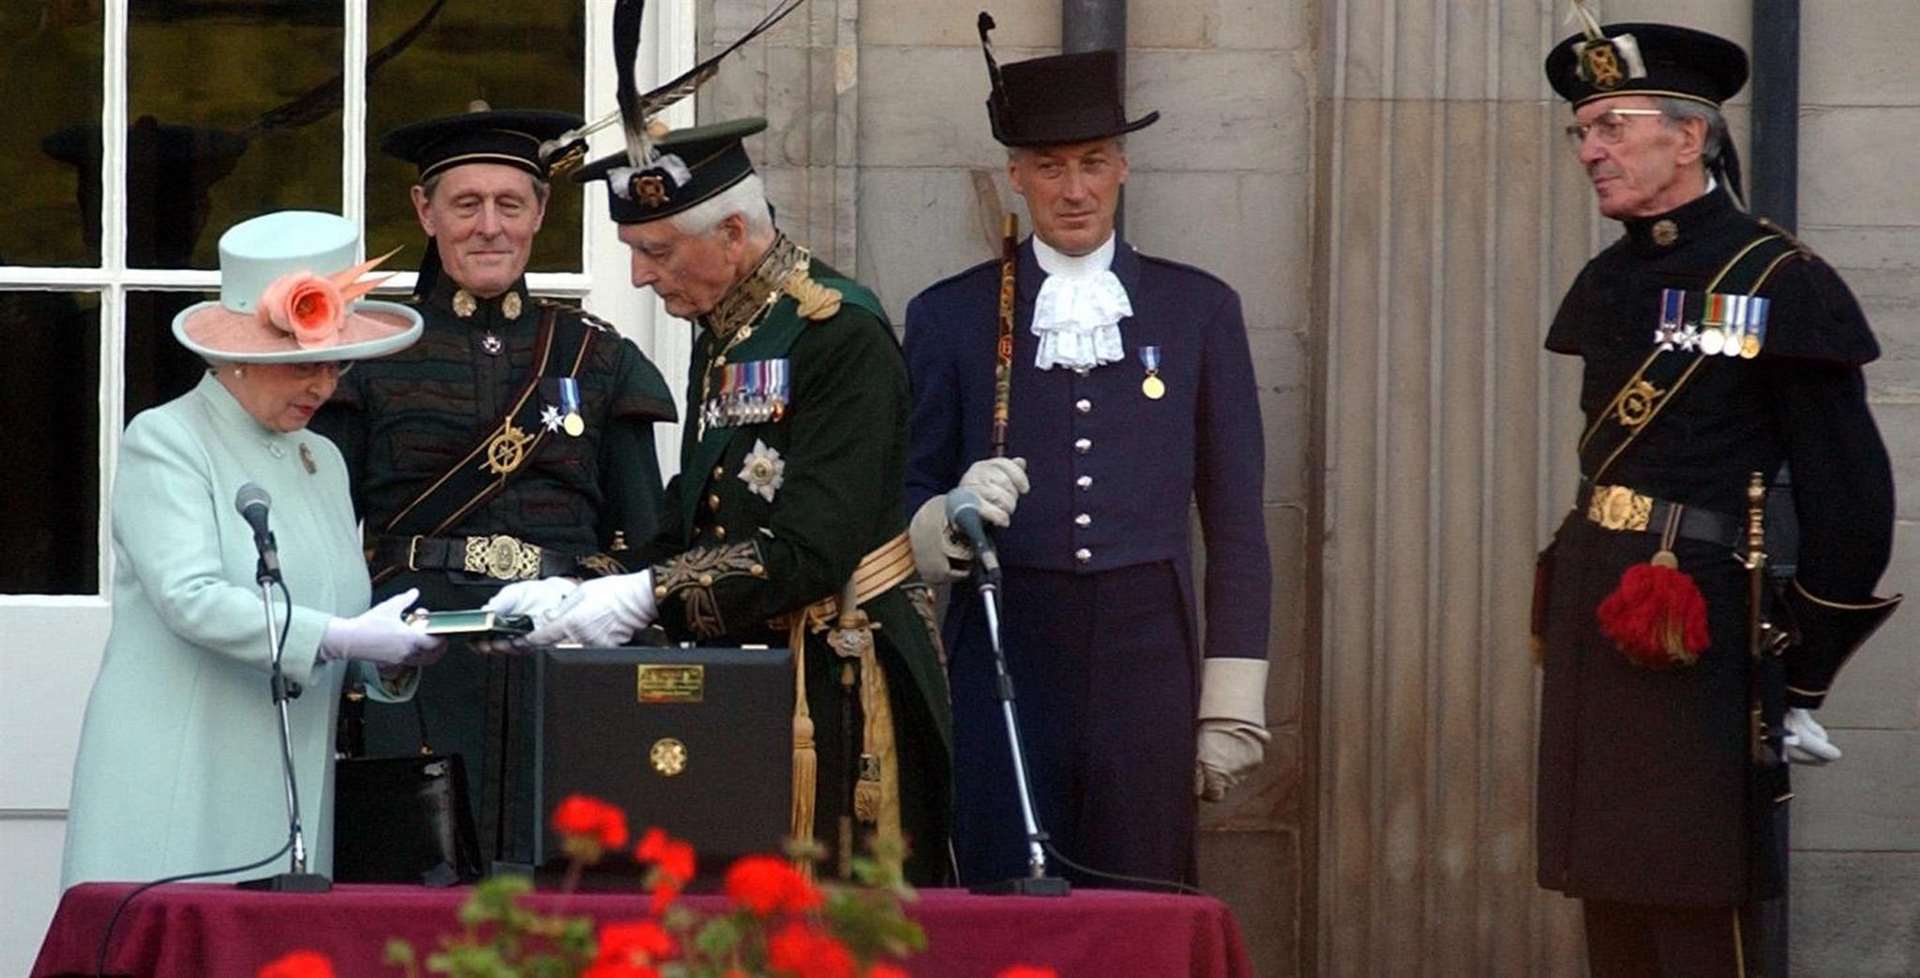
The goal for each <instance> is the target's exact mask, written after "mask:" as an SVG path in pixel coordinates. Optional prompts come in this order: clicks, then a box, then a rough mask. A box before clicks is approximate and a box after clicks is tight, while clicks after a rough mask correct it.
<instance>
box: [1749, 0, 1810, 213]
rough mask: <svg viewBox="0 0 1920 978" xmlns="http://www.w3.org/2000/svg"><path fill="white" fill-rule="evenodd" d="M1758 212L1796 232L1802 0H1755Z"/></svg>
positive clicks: (1752, 195) (1754, 194) (1754, 190)
mask: <svg viewBox="0 0 1920 978" xmlns="http://www.w3.org/2000/svg"><path fill="white" fill-rule="evenodd" d="M1749 169H1750V170H1751V172H1752V174H1753V175H1752V176H1751V177H1749V178H1748V179H1749V180H1750V181H1751V186H1750V187H1749V188H1748V195H1747V196H1748V200H1749V202H1750V204H1751V205H1752V209H1753V213H1754V215H1755V216H1758V217H1764V218H1767V219H1768V220H1770V221H1772V222H1773V223H1775V224H1778V225H1780V226H1781V227H1783V228H1786V229H1787V230H1789V231H1791V230H1793V229H1794V227H1795V225H1797V224H1798V223H1799V208H1800V0H1753V165H1752V166H1751V167H1750V168H1749Z"/></svg>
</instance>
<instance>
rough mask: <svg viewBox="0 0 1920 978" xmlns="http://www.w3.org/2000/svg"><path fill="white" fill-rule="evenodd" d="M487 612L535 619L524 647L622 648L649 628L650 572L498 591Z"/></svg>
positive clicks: (525, 583)
mask: <svg viewBox="0 0 1920 978" xmlns="http://www.w3.org/2000/svg"><path fill="white" fill-rule="evenodd" d="M487 610H488V611H491V612H493V613H495V614H501V615H526V616H527V617H529V618H531V619H533V631H531V632H529V633H528V634H527V637H526V638H525V639H523V640H521V641H523V642H524V643H525V644H527V645H559V644H561V643H570V644H574V645H620V644H623V643H625V642H626V640H627V639H629V638H632V637H633V633H634V632H637V631H639V630H640V629H642V628H645V627H647V626H648V625H651V624H653V619H654V617H655V616H656V615H657V614H658V613H659V612H658V610H657V609H656V608H655V607H654V603H653V571H652V570H643V571H641V572H640V573H638V574H616V575H613V576H611V577H596V578H594V579H592V580H590V581H583V582H581V583H579V584H575V583H574V582H572V581H570V580H567V579H565V578H548V579H546V580H544V581H523V582H521V583H519V584H510V585H508V586H506V587H504V588H501V589H500V593H499V594H496V595H494V596H493V600H492V601H489V602H487Z"/></svg>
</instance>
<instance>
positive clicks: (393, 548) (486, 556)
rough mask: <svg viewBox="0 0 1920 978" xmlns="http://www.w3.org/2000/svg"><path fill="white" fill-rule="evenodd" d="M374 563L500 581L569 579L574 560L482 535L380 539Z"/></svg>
mask: <svg viewBox="0 0 1920 978" xmlns="http://www.w3.org/2000/svg"><path fill="white" fill-rule="evenodd" d="M373 559H374V562H375V563H377V564H380V565H381V566H392V567H398V568H400V569H402V570H407V571H423V570H449V571H464V572H466V573H469V574H477V575H480V576H482V577H491V578H493V579H495V580H500V581H527V580H534V579H536V578H541V577H559V576H572V575H574V574H577V573H579V561H578V559H577V558H575V557H574V556H572V555H571V554H564V553H561V552H559V551H557V550H553V549H551V548H548V547H541V546H538V545H536V544H531V543H528V542H526V541H524V540H521V539H519V538H517V537H512V536H508V535H506V534H504V533H499V534H495V535H493V536H485V537H425V536H407V537H402V536H382V537H379V538H377V539H376V540H375V541H374V545H373Z"/></svg>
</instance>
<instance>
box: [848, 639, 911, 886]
mask: <svg viewBox="0 0 1920 978" xmlns="http://www.w3.org/2000/svg"><path fill="white" fill-rule="evenodd" d="M876 627H878V626H876ZM860 712H861V714H862V715H863V716H864V718H865V726H864V728H863V729H862V731H861V741H862V746H864V747H865V751H864V752H863V755H862V756H861V758H860V784H859V786H858V787H857V788H855V789H854V808H855V811H856V812H857V813H858V814H859V816H860V819H861V821H864V822H867V823H869V824H871V825H873V826H874V834H875V836H876V837H877V838H878V839H879V840H880V842H881V843H882V844H880V845H876V846H875V847H874V851H875V852H876V853H893V855H892V856H891V857H883V858H887V860H888V862H890V863H892V865H890V866H888V867H887V868H888V869H889V870H890V871H892V872H893V873H895V874H896V875H897V874H898V873H900V872H901V870H902V866H901V865H900V862H901V854H902V853H903V852H904V850H905V847H904V846H902V845H899V844H898V843H899V842H900V841H901V838H902V834H901V829H900V752H899V748H898V745H897V744H896V743H895V741H894V729H893V702H892V700H891V699H889V698H888V696H887V675H886V673H885V672H882V671H881V669H880V659H879V657H878V656H877V655H875V654H874V651H873V640H872V638H871V637H869V638H868V640H867V647H866V649H865V651H864V652H863V653H862V654H861V656H860ZM869 773H871V774H872V778H871V779H869V777H868V775H869Z"/></svg>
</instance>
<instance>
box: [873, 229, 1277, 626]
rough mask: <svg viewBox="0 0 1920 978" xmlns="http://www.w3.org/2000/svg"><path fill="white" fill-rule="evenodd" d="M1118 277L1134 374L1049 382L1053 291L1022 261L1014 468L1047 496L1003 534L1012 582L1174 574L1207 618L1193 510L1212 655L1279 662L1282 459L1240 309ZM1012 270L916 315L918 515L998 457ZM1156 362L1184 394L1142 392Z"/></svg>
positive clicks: (1217, 293) (1191, 281)
mask: <svg viewBox="0 0 1920 978" xmlns="http://www.w3.org/2000/svg"><path fill="white" fill-rule="evenodd" d="M1113 271H1114V274H1115V275H1116V276H1118V277H1119V279H1120V282H1121V284H1122V285H1124V286H1126V289H1127V294H1128V297H1129V298H1130V300H1131V302H1132V304H1133V310H1134V314H1133V316H1131V317H1129V318H1127V319H1124V320H1122V321H1121V324H1120V333H1121V336H1122V340H1123V343H1124V344H1125V349H1126V359H1124V360H1122V361H1119V362H1116V363H1110V364H1107V365H1105V366H1102V367H1097V368H1094V369H1092V370H1089V371H1087V372H1086V373H1085V374H1084V375H1082V374H1081V373H1080V372H1078V371H1075V370H1071V369H1068V368H1064V367H1055V368H1054V369H1052V370H1040V369H1039V368H1037V367H1035V366H1034V365H1033V359H1034V350H1035V348H1036V347H1037V346H1038V344H1039V339H1038V338H1037V337H1035V336H1034V335H1033V331H1032V329H1031V323H1032V320H1033V304H1034V298H1035V296H1037V295H1038V294H1039V290H1040V282H1041V280H1042V279H1043V278H1044V277H1045V273H1044V272H1043V271H1041V269H1040V266H1039V263H1038V262H1037V261H1036V259H1035V258H1034V254H1033V243H1032V240H1031V239H1029V240H1028V241H1027V242H1026V243H1025V244H1023V245H1022V246H1021V248H1020V259H1019V269H1018V272H1017V274H1018V279H1019V289H1018V300H1017V307H1016V310H1015V321H1014V332H1013V340H1014V344H1013V397H1012V409H1011V412H1010V414H1009V422H1008V428H1007V454H1008V455H1009V456H1012V457H1023V458H1025V459H1026V460H1027V474H1028V476H1029V478H1030V479H1031V480H1032V483H1033V489H1032V491H1031V492H1029V493H1028V494H1027V495H1026V496H1024V497H1022V498H1021V500H1020V505H1019V508H1018V509H1017V510H1016V511H1015V513H1014V516H1013V525H1012V526H1010V527H1008V528H1007V529H1006V530H1004V531H1001V532H1000V533H999V538H998V540H997V543H998V547H999V551H1000V559H1001V562H1002V563H1003V564H1005V565H1006V566H1008V567H1010V568H1021V567H1024V568H1033V569H1039V570H1049V571H1067V572H1077V573H1096V572H1099V571H1105V570H1112V569H1114V568H1120V567H1129V566H1133V565H1136V564H1142V563H1148V562H1151V561H1163V560H1164V561H1168V562H1170V563H1171V564H1172V565H1173V566H1174V568H1175V571H1176V573H1177V574H1178V575H1179V578H1180V582H1181V590H1182V592H1183V593H1184V594H1185V596H1186V600H1187V613H1188V615H1189V617H1191V615H1192V609H1193V608H1194V601H1193V583H1192V565H1193V560H1192V544H1191V540H1190V536H1191V534H1190V533H1189V526H1190V511H1191V508H1192V506H1193V504H1194V503H1195V502H1197V503H1198V506H1199V511H1200V524H1201V532H1202V536H1203V539H1204V541H1205V547H1206V555H1207V573H1206V589H1207V595H1206V597H1207V601H1206V610H1207V628H1206V636H1207V642H1206V645H1207V647H1206V654H1207V655H1210V656H1229V657H1237V658H1248V659H1264V658H1266V655H1267V627H1268V622H1267V619H1268V613H1269V609H1270V604H1271V597H1270V596H1271V581H1272V568H1271V566H1270V563H1269V558H1268V554H1267V536H1266V524H1265V522H1264V519H1263V514H1262V511H1261V510H1262V507H1261V495H1262V485H1263V473H1264V454H1265V453H1264V444H1263V441H1262V438H1261V428H1260V407H1259V403H1258V400H1257V397H1256V394H1257V388H1256V385H1255V382H1254V375H1253V362H1252V357H1251V354H1250V353H1249V352H1248V348H1247V333H1246V326H1245V324H1244V323H1243V322H1242V321H1241V316H1240V297H1239V295H1238V294H1236V293H1235V292H1234V291H1233V289H1232V288H1230V287H1229V286H1228V285H1227V284H1226V283H1224V282H1222V281H1220V280H1219V279H1217V278H1214V277H1213V276H1211V275H1208V274H1207V273H1205V272H1203V271H1200V270H1199V269H1196V268H1192V267H1190V266H1187V265H1182V264H1179V263H1177V262H1171V261H1167V260H1165V259H1162V258H1153V257H1149V256H1146V255H1141V254H1140V253H1138V252H1136V251H1134V250H1133V248H1132V247H1131V246H1129V245H1128V244H1126V242H1124V241H1122V242H1118V243H1117V246H1116V248H1115V250H1114V258H1113ZM999 290H1000V263H999V262H998V261H990V262H985V263H983V264H980V265H976V266H974V267H973V268H970V269H968V270H966V271H964V272H961V273H960V274H958V275H955V276H953V277H952V278H949V279H946V280H944V281H942V282H939V283H936V284H935V285H933V286H931V287H929V288H928V289H927V290H926V291H924V292H922V293H920V294H919V295H918V296H916V297H914V299H913V301H912V302H911V303H909V304H908V306H907V322H906V341H905V342H906V352H907V368H908V374H909V377H910V380H911V383H912V386H913V419H912V423H911V426H910V437H911V443H910V450H909V454H908V459H907V511H908V512H909V513H911V512H914V511H915V510H917V509H918V508H919V507H920V505H921V504H922V503H923V502H925V501H926V500H927V499H928V498H930V497H932V496H935V495H938V494H940V493H943V492H946V491H948V490H949V489H952V488H953V487H954V485H955V484H956V483H958V482H959V481H960V476H961V474H962V473H964V472H965V471H966V470H967V467H968V466H969V465H971V464H972V463H974V462H976V461H979V460H980V459H983V458H987V457H989V456H990V455H991V454H992V448H991V444H990V442H991V436H992V427H993V374H994V357H993V351H994V346H995V343H996V340H997V336H998V332H999V327H998V323H997V310H998V298H999ZM1142 346H1157V347H1159V348H1160V364H1159V372H1160V377H1161V379H1162V380H1163V381H1164V382H1165V384H1166V395H1165V396H1164V397H1163V398H1161V399H1159V400H1153V399H1150V398H1148V397H1147V396H1146V395H1145V393H1143V392H1142V389H1141V382H1142V381H1143V380H1144V379H1145V377H1146V368H1145V367H1144V366H1143V365H1142V363H1141V360H1140V348H1141V347H1142Z"/></svg>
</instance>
